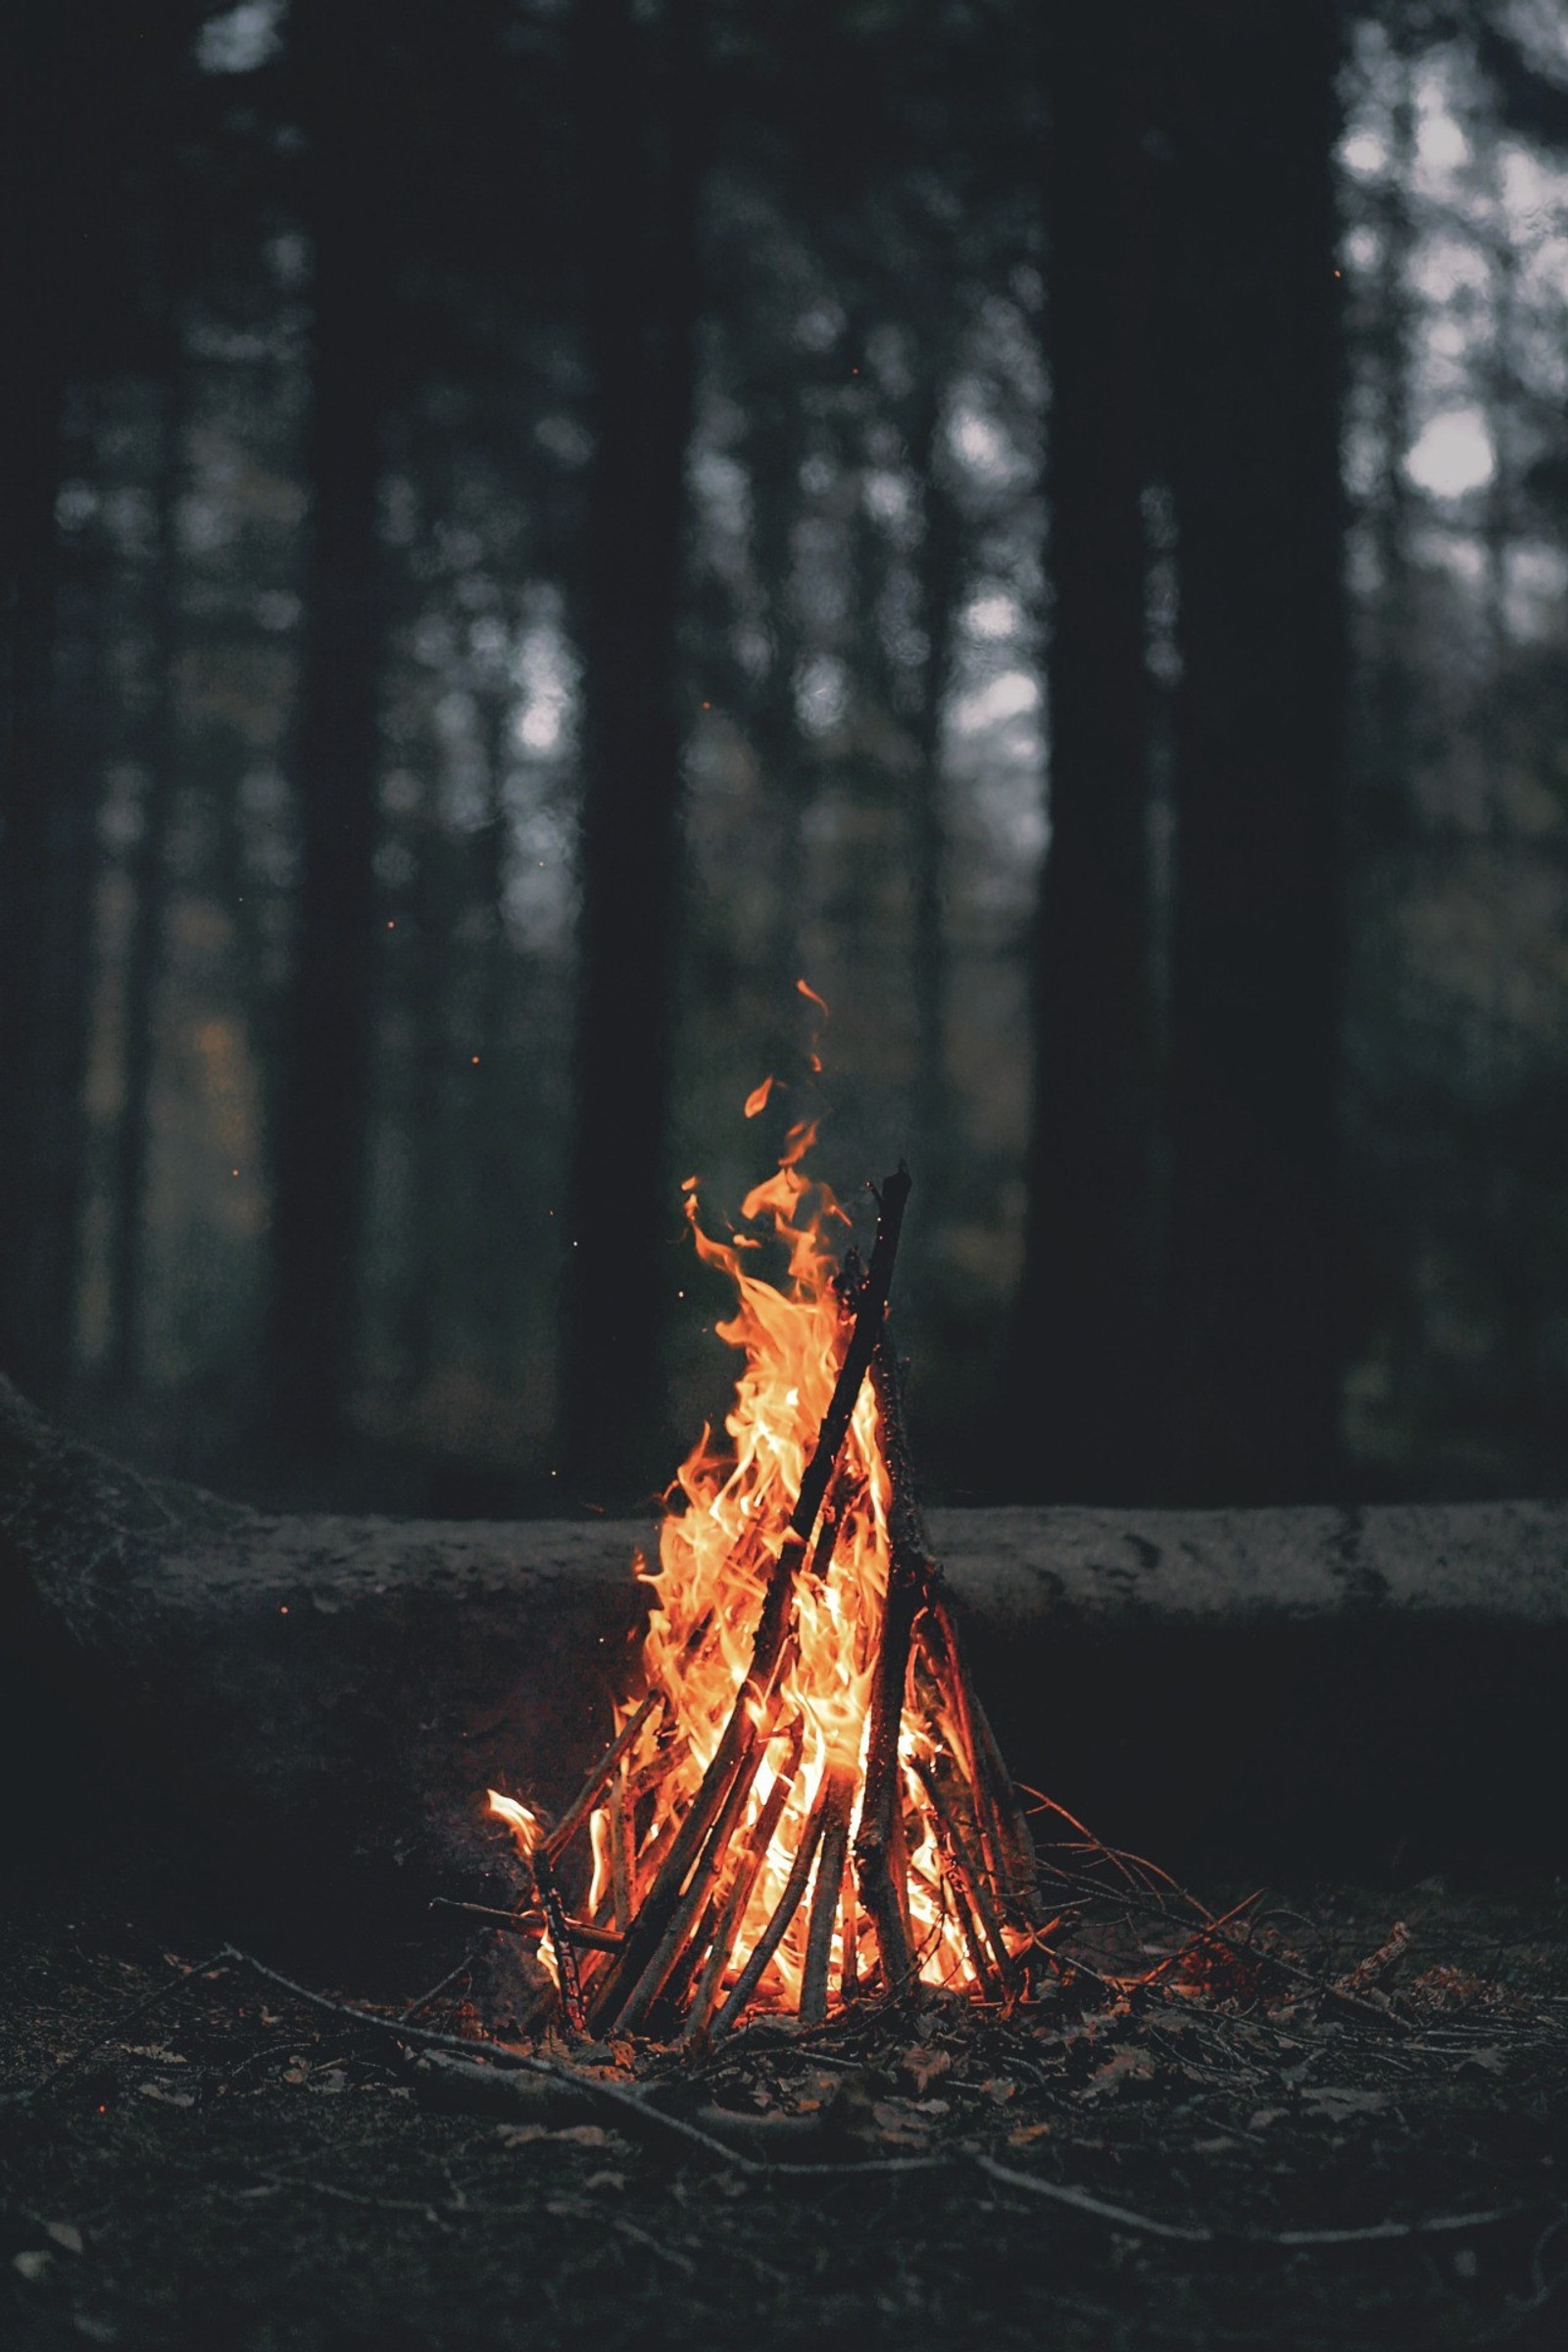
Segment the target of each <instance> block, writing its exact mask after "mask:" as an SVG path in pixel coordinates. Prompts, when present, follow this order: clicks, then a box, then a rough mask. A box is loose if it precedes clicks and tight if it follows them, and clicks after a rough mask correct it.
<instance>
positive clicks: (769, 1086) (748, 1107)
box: [745, 1077, 778, 1119]
mask: <svg viewBox="0 0 1568 2352" xmlns="http://www.w3.org/2000/svg"><path fill="white" fill-rule="evenodd" d="M777 1084H778V1080H777V1079H776V1078H773V1077H767V1078H764V1079H763V1080H762V1083H761V1085H760V1086H754V1087H753V1089H752V1091H751V1093H750V1094H749V1095H748V1096H747V1098H746V1103H745V1111H746V1116H747V1117H748V1118H749V1119H755V1118H756V1117H757V1115H758V1113H759V1111H763V1110H765V1109H766V1108H767V1098H768V1096H769V1095H770V1094H771V1093H772V1092H773V1089H774V1087H775V1086H777Z"/></svg>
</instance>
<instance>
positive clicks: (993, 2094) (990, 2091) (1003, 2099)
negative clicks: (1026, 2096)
mask: <svg viewBox="0 0 1568 2352" xmlns="http://www.w3.org/2000/svg"><path fill="white" fill-rule="evenodd" d="M980 2087H981V2089H982V2090H983V2091H984V2092H985V2094H986V2096H987V2098H988V2099H995V2100H996V2102H997V2105H998V2106H999V2107H1005V2105H1006V2103H1007V2101H1008V2100H1009V2099H1011V2098H1016V2097H1017V2095H1018V2085H1017V2083H1016V2082H1007V2081H1006V2079H1005V2077H1004V2076H1002V2075H993V2076H992V2078H991V2080H990V2082H982V2083H981V2085H980Z"/></svg>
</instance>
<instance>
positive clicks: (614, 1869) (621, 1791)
mask: <svg viewBox="0 0 1568 2352" xmlns="http://www.w3.org/2000/svg"><path fill="white" fill-rule="evenodd" d="M608 1810H609V1818H608V1820H607V1822H606V1825H605V1826H606V1830H607V1832H608V1835H609V1838H610V1893H611V1901H612V1903H613V1907H614V1921H615V1925H616V1927H617V1928H618V1929H619V1930H620V1932H621V1934H622V1935H623V1936H624V1935H625V1933H626V1930H627V1929H628V1928H629V1927H630V1926H631V1904H632V1895H631V1890H632V1885H633V1882H634V1880H635V1878H636V1875H637V1857H636V1854H635V1852H634V1850H633V1846H632V1838H633V1835H634V1830H633V1824H632V1808H631V1807H630V1806H629V1805H628V1804H627V1802H626V1773H625V1768H624V1766H622V1768H621V1772H620V1775H619V1778H618V1779H617V1780H616V1782H615V1784H614V1786H613V1788H612V1789H611V1791H610V1804H609V1809H608Z"/></svg>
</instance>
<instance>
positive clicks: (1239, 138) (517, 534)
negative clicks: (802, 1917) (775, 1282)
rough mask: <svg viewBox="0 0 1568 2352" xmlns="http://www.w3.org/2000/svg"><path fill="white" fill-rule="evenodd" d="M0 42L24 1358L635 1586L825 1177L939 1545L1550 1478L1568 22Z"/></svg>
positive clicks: (185, 1458) (4, 1031) (4, 1021)
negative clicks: (1018, 1507) (878, 1215)
mask: <svg viewBox="0 0 1568 2352" xmlns="http://www.w3.org/2000/svg"><path fill="white" fill-rule="evenodd" d="M0 42H3V44H4V56H3V59H0V106H3V107H4V110H5V120H4V125H3V129H4V138H3V151H4V171H5V174H6V181H5V187H4V192H3V193H4V201H3V206H0V233H3V237H4V252H3V270H4V281H3V289H0V316H3V319H4V322H5V331H4V333H3V335H0V368H3V369H4V371H5V378H6V381H5V433H4V437H3V440H0V499H3V508H4V511H3V515H0V561H3V564H4V569H5V577H4V609H3V625H4V643H3V685H4V710H3V725H4V770H3V806H0V821H3V828H4V830H3V839H0V1122H3V1130H0V1131H3V1138H4V1150H3V1154H0V1365H3V1367H4V1368H5V1369H6V1370H8V1371H10V1372H11V1373H12V1374H13V1375H14V1376H15V1377H16V1378H18V1379H19V1380H21V1381H22V1382H23V1383H24V1384H25V1386H26V1387H28V1388H29V1389H30V1390H31V1391H32V1392H33V1394H34V1395H35V1396H36V1397H38V1399H39V1400H40V1401H43V1402H46V1403H49V1404H51V1405H53V1406H56V1407H65V1408H69V1410H70V1411H71V1412H72V1413H73V1416H74V1417H75V1418H76V1419H77V1420H78V1422H87V1423H90V1424H91V1425H93V1426H94V1427H95V1428H96V1429H97V1430H98V1431H99V1432H100V1433H101V1434H103V1435H105V1436H108V1437H109V1438H111V1439H112V1440H113V1441H114V1442H115V1443H117V1444H118V1445H120V1446H123V1447H125V1448H127V1449H129V1450H131V1451H133V1452H138V1453H139V1454H140V1455H141V1457H142V1458H144V1459H146V1460H148V1461H152V1462H157V1463H159V1464H161V1465H164V1466H167V1467H170V1468H173V1469H178V1470H182V1471H185V1472H187V1473H194V1474H196V1475H198V1476H204V1477H206V1478H209V1479H211V1480H214V1481H217V1482H221V1483H226V1484H228V1485H230V1486H234V1487H238V1488H242V1489H243V1488H247V1487H248V1488H251V1489H255V1490H258V1491H261V1490H268V1491H272V1492H276V1493H285V1492H289V1493H296V1494H304V1493H307V1492H313V1491H314V1492H317V1493H319V1494H321V1495H327V1496H341V1497H343V1498H345V1499H348V1498H350V1497H353V1498H355V1499H360V1500H379V1501H382V1502H385V1503H388V1504H390V1505H393V1506H402V1507H413V1508H418V1507H434V1508H439V1509H448V1510H471V1509H485V1508H493V1507H508V1508H514V1507H532V1508H542V1509H552V1508H559V1509H562V1510H574V1509H576V1508H578V1507H579V1506H580V1505H581V1504H583V1503H584V1502H589V1503H595V1504H605V1505H608V1506H610V1507H614V1506H615V1505H617V1504H623V1503H626V1502H628V1501H630V1500H632V1499H633V1498H635V1497H636V1496H637V1495H639V1494H640V1493H647V1492H649V1491H651V1490H652V1489H653V1488H654V1487H656V1486H657V1485H659V1484H660V1483H662V1480H663V1479H664V1478H665V1477H667V1475H668V1473H669V1470H670V1468H671V1466H672V1464H673V1461H674V1459H675V1458H676V1453H677V1450H679V1449H681V1448H683V1447H684V1445H685V1444H686V1443H687V1442H689V1439H690V1437H691V1435H692V1434H693V1433H694V1432H695V1429H696V1428H697V1426H699V1424H700V1421H701V1417H702V1415H703V1414H704V1413H705V1412H711V1411H712V1410H713V1409H714V1408H715V1407H716V1406H717V1405H719V1404H720V1402H721V1399H722V1389H723V1377H724V1373H725V1369H726V1359H725V1355H724V1351H723V1349H722V1348H720V1347H719V1345H718V1343H716V1342H715V1341H714V1339H713V1338H712V1336H711V1322H712V1319H713V1313H714V1310H715V1309H716V1307H717V1306H718V1305H719V1304H720V1301H719V1299H717V1297H716V1296H714V1295H712V1294H711V1292H710V1289H709V1287H708V1282H707V1278H706V1277H704V1276H703V1274H702V1272H701V1270H700V1269H699V1268H698V1267H697V1266H696V1265H695V1263H694V1261H693V1259H692V1256H691V1254H690V1251H689V1250H688V1249H687V1248H686V1247H685V1245H684V1243H683V1240H682V1230H683V1229H682V1223H681V1217H680V1210H679V1200H680V1195H679V1184H680V1180H681V1179H682V1178H683V1177H684V1176H685V1175H687V1174H688V1173H690V1172H692V1171H694V1170H700V1171H701V1172H702V1173H703V1175H704V1177H705V1180H706V1186H705V1197H706V1198H707V1199H709V1200H710V1201H711V1203H712V1210H711V1213H712V1214H713V1215H714V1216H715V1217H719V1218H721V1217H723V1216H724V1215H726V1214H733V1213H734V1211H735V1209H736V1207H737V1205H738V1202H739V1201H740V1198H741V1196H742V1194H743V1192H744V1190H745V1188H746V1186H747V1184H748V1183H749V1182H750V1181H751V1180H752V1179H753V1178H754V1177H755V1176H756V1175H757V1174H759V1173H760V1172H762V1171H763V1169H764V1168H765V1167H766V1165H767V1164H769V1159H770V1156H771V1155H773V1154H776V1152H777V1150H778V1148H779V1145H780V1143H781V1141H782V1137H783V1134H784V1131H785V1129H786V1127H787V1125H788V1124H789V1123H790V1122H791V1121H792V1120H794V1119H796V1118H798V1117H801V1116H803V1115H807V1114H809V1113H814V1112H816V1111H819V1110H820V1111H821V1112H822V1113H823V1114H824V1120H825V1124H824V1140H823V1144H822V1147H821V1149H820V1152H819V1154H818V1160H819V1164H820V1166H821V1168H822V1170H823V1172H824V1173H827V1174H830V1175H832V1176H833V1177H835V1178H836V1179H837V1180H838V1181H839V1183H840V1186H841V1189H843V1190H844V1191H845V1192H847V1193H848V1192H850V1191H852V1189H853V1187H854V1186H855V1184H856V1182H857V1181H858V1177H859V1176H860V1174H861V1173H862V1172H863V1171H865V1170H867V1169H871V1168H879V1167H881V1166H883V1165H885V1164H890V1163H891V1160H892V1159H893V1158H894V1157H896V1156H897V1155H898V1153H899V1152H900V1151H901V1150H902V1151H903V1152H905V1153H906V1155H907V1158H908V1160H909V1162H910V1165H911V1167H912V1169H913V1172H914V1176H915V1180H916V1189H915V1194H914V1200H913V1205H912V1209H911V1220H910V1233H909V1237H908V1245H907V1260H908V1263H907V1299H908V1304H907V1310H906V1312H905V1316H904V1326H903V1333H902V1339H903V1344H904V1345H905V1346H906V1347H907V1348H909V1349H910V1351H911V1353H912V1354H913V1356H914V1358H915V1362H916V1366H917V1372H916V1378H915V1383H914V1387H913V1392H912V1398H911V1402H912V1407H913V1410H914V1412H915V1415H916V1419H917V1422H918V1425H919V1438H920V1445H921V1451H922V1456H923V1458H924V1459H925V1460H926V1461H927V1462H928V1463H929V1464H930V1465H931V1467H932V1469H933V1471H934V1473H935V1476H936V1479H937V1482H938V1483H940V1484H944V1485H945V1486H946V1488H947V1489H948V1491H949V1492H950V1493H963V1494H968V1495H983V1496H999V1497H1000V1496H1005V1495H1032V1496H1049V1497H1069V1498H1083V1499H1105V1500H1117V1499H1121V1500H1133V1499H1159V1500H1171V1501H1176V1500H1219V1499H1224V1500H1231V1501H1248V1500H1264V1499H1295V1498H1301V1497H1309V1496H1314V1495H1347V1496H1351V1497H1353V1496H1356V1495H1377V1494H1399V1493H1412V1492H1424V1493H1442V1492H1486V1491H1493V1490H1505V1489H1510V1488H1527V1489H1528V1488H1536V1489H1560V1488H1561V1486H1562V1483H1563V1479H1564V1476H1565V1472H1568V1447H1565V1440H1564V1434H1563V1433H1564V1431H1565V1430H1568V1409H1565V1408H1568V964H1565V962H1564V951H1563V944H1562V943H1563V937H1564V922H1563V918H1564V912H1565V901H1568V767H1565V763H1564V750H1563V746H1564V742H1565V740H1568V707H1565V704H1564V695H1563V678H1564V676H1565V675H1568V668H1565V663H1564V655H1565V653H1568V613H1565V608H1564V587H1565V583H1568V414H1565V409H1564V395H1565V389H1568V386H1565V379H1564V377H1563V372H1562V352H1563V349H1564V348H1565V346H1568V337H1565V335H1564V326H1565V324H1568V319H1565V312H1568V51H1565V50H1564V48H1563V46H1562V42H1561V36H1560V28H1555V27H1554V26H1553V25H1551V24H1549V23H1548V22H1547V21H1546V20H1545V18H1544V16H1543V15H1542V14H1541V12H1533V11H1531V10H1530V9H1528V8H1526V7H1523V6H1521V7H1519V8H1517V9H1513V8H1509V7H1505V6H1502V5H1500V4H1498V5H1494V6H1489V7H1479V6H1478V7H1465V6H1455V7H1449V8H1444V7H1439V6H1434V7H1431V8H1419V9H1409V8H1390V9H1388V10H1385V11H1382V12H1380V11H1379V10H1377V9H1375V8H1371V7H1369V8H1366V9H1364V10H1360V11H1339V10H1336V9H1334V8H1332V7H1330V6H1328V5H1303V6H1300V7H1295V8H1291V9H1286V10H1278V9H1260V8H1258V7H1256V6H1255V5H1249V4H1248V0H1172V4H1169V5H1165V6H1154V5H1152V0H1105V4H1104V5H1102V6H1098V7H1094V8H1082V7H1066V6H1062V7H1054V8H1051V9H1045V10H1041V9H1035V8H1029V7H1025V6H1022V5H1015V4H1013V0H966V4H944V5H938V4H937V0H929V4H927V0H882V4H879V0H868V4H866V5H862V6H858V7H849V6H837V5H828V4H827V0H801V4H800V5H798V6H796V7H794V8H792V9H789V10H786V11H783V12H778V11H773V12H769V11H767V10H759V9H755V8H742V7H737V6H734V5H731V4H730V0H647V4H644V0H453V4H451V5H449V6H447V7H444V8H441V9H432V8H428V7H420V6H416V5H412V0H390V4H388V0H377V4H376V5H374V6H371V5H369V0H294V5H293V6H292V7H285V6H284V5H283V0H243V4H242V5H240V6H238V7H235V8H231V9H228V10H224V11H218V12H214V11H211V10H207V9H204V8H202V7H200V6H198V5H195V4H194V0H192V4H191V5H188V6H180V5H175V4H170V0H165V5H163V6H161V7H158V8H142V9H138V10H133V11H129V12H127V11H124V10H117V9H113V8H110V7H107V6H104V5H100V4H98V0H49V5H47V6H46V5H44V0H28V5H25V6H24V7H22V8H20V9H15V10H13V11H11V12H9V13H8V15H7V17H6V20H5V25H4V28H3V30H0ZM803 974H804V975H805V976H806V977H807V978H808V979H809V982H810V983H811V985H812V987H813V988H814V989H816V990H818V991H820V992H821V994H822V995H823V996H824V997H825V998H826V999H827V1001H828V1003H829V1004H830V1005H831V1006H832V1008H833V1009H832V1017H831V1020H830V1021H829V1023H828V1025H827V1027H826V1030H825V1032H824V1034H823V1037H822V1058H823V1060H824V1063H825V1068H824V1071H823V1073H822V1076H821V1078H820V1080H819V1081H818V1080H816V1079H814V1078H813V1076H812V1074H811V1072H810V1070H809V1059H808V1057H809V1050H810V1043H811V1039H812V1037H813V1035H814V1034H815V1029H816V1026H817V1024H818V1016H817V1015H816V1014H815V1013H814V1010H813V1008H812V1006H811V1005H809V1003H808V1002H807V1000H805V999H804V998H802V997H801V996H800V995H799V994H798V993H797V991H796V982H797V979H798V978H799V977H801V976H802V975H803ZM766 1071H772V1072H773V1073H775V1074H776V1076H777V1077H778V1078H779V1080H780V1081H782V1082H783V1083H782V1085H781V1087H780V1088H779V1089H778V1090H777V1091H776V1092H775V1094H774V1096H773V1098H772V1099H771V1101H770V1102H769V1103H768V1104H767V1106H766V1107H765V1108H764V1110H763V1111H762V1112H761V1114H760V1116H759V1117H758V1119H757V1120H756V1121H755V1122H753V1123H751V1124H750V1125H748V1124H747V1123H746V1122H744V1121H743V1120H742V1119H741V1117H740V1104H741V1102H742V1099H743V1098H744V1096H745V1095H746V1094H747V1092H748V1091H749V1089H750V1088H751V1087H752V1086H753V1085H755V1083H756V1082H757V1080H758V1079H760V1077H761V1076H762V1075H763V1074H764V1072H766Z"/></svg>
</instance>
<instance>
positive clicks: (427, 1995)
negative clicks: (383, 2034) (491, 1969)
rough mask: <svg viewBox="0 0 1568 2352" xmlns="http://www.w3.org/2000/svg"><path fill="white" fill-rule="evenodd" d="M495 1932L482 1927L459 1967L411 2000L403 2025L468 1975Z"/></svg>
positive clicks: (403, 2016) (448, 1971)
mask: <svg viewBox="0 0 1568 2352" xmlns="http://www.w3.org/2000/svg"><path fill="white" fill-rule="evenodd" d="M454 1908H455V1906H454ZM495 1932H496V1931H495V1929H494V1928H484V1929H482V1930H481V1931H480V1933H479V1934H478V1935H477V1936H475V1937H474V1939H473V1941H472V1943H470V1944H469V1946H468V1948H467V1950H466V1952H465V1953H464V1955H463V1958H462V1959H461V1960H460V1961H459V1962H458V1965H457V1967H456V1968H449V1969H448V1970H447V1973H446V1975H445V1976H444V1977H438V1978H437V1979H436V1981H435V1983H434V1984H433V1985H431V1987H430V1989H429V1991H428V1992H421V1993H420V1995H419V1997H418V1999H417V2000H415V2001H411V2002H410V2003H409V2005H408V2007H407V2008H406V2009H405V2010H404V2011H403V2012H402V2015H401V2018H400V2020H399V2022H400V2023H401V2024H403V2025H407V2024H408V2022H409V2020H410V2019H411V2018H416V2017H417V2016H418V2014H419V2011H420V2010H421V2009H428V2008H429V2006H430V2003H431V2002H432V2001H437V2000H439V1999H440V1997H441V1995H442V1994H443V1993H444V1992H445V1991H446V1989H447V1986H448V1985H455V1984H456V1983H457V1981H458V1979H459V1978H460V1977H466V1975H467V1974H468V1971H469V1970H470V1969H471V1968H472V1966H473V1964H474V1962H475V1961H476V1960H477V1959H478V1957H479V1954H480V1953H481V1952H482V1951H483V1950H484V1947H485V1945H486V1944H487V1943H488V1942H489V1941H490V1938H491V1936H493V1935H494V1934H495Z"/></svg>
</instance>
